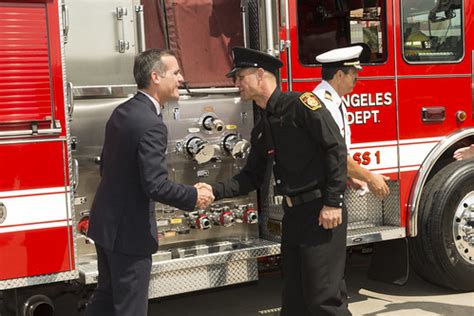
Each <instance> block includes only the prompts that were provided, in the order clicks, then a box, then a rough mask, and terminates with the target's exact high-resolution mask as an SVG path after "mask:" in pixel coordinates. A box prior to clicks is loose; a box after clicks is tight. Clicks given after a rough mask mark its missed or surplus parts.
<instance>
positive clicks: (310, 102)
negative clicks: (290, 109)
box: [300, 92, 322, 111]
mask: <svg viewBox="0 0 474 316" xmlns="http://www.w3.org/2000/svg"><path fill="white" fill-rule="evenodd" d="M300 100H301V102H303V104H304V105H305V106H306V107H307V108H308V109H310V110H311V111H316V110H317V109H320V108H321V107H322V105H321V101H319V99H318V97H316V96H315V95H314V94H313V93H312V92H305V93H303V94H302V95H300Z"/></svg>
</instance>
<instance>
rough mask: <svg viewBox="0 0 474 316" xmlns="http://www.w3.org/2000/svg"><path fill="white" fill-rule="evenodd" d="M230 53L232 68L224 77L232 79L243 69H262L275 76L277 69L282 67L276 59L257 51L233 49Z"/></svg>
mask: <svg viewBox="0 0 474 316" xmlns="http://www.w3.org/2000/svg"><path fill="white" fill-rule="evenodd" d="M232 53H233V55H234V67H233V68H232V70H231V71H230V72H228V73H227V74H226V77H234V76H235V73H236V72H237V71H239V70H240V69H243V68H263V69H265V70H267V71H269V72H271V73H273V74H274V75H275V76H276V75H277V72H278V69H279V68H280V67H281V66H283V63H282V62H281V60H279V59H278V58H275V57H273V56H271V55H268V54H266V53H263V52H260V51H258V50H254V49H250V48H244V47H234V48H232Z"/></svg>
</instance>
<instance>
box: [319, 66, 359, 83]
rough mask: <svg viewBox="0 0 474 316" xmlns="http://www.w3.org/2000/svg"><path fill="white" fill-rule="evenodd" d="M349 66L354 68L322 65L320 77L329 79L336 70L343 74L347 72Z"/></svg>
mask: <svg viewBox="0 0 474 316" xmlns="http://www.w3.org/2000/svg"><path fill="white" fill-rule="evenodd" d="M351 68H354V67H352V66H347V67H346V66H343V67H323V68H322V70H321V77H322V78H323V80H326V81H329V80H332V78H334V75H335V74H336V72H337V71H338V70H340V71H342V72H343V73H344V74H346V75H347V74H348V73H349V71H350V70H351Z"/></svg>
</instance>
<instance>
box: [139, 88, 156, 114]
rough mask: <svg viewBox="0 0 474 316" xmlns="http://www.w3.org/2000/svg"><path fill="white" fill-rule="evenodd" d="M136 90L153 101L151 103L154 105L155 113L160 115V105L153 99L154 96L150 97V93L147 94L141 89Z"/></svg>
mask: <svg viewBox="0 0 474 316" xmlns="http://www.w3.org/2000/svg"><path fill="white" fill-rule="evenodd" d="M138 92H140V93H143V94H144V95H146V96H147V97H148V99H150V100H151V102H153V104H154V105H155V107H156V114H157V115H160V113H161V106H160V103H159V102H158V100H157V99H155V98H154V97H152V96H151V95H149V94H148V93H146V92H144V91H142V90H138Z"/></svg>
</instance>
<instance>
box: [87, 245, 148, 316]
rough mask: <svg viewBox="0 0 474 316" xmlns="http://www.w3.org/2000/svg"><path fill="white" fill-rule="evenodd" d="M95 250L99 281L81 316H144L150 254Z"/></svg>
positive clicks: (146, 304)
mask: <svg viewBox="0 0 474 316" xmlns="http://www.w3.org/2000/svg"><path fill="white" fill-rule="evenodd" d="M95 247H96V251H97V265H98V269H99V279H98V282H97V283H98V284H97V288H96V289H95V291H94V293H93V294H92V297H91V299H90V300H89V303H88V304H87V308H86V312H85V316H109V315H110V316H146V315H147V314H148V286H149V284H150V272H151V255H148V256H130V255H125V254H121V253H116V252H112V251H109V250H106V249H104V248H102V247H101V246H99V245H97V244H96V245H95ZM112 288H113V289H114V290H113V292H112ZM112 293H113V295H112Z"/></svg>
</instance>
